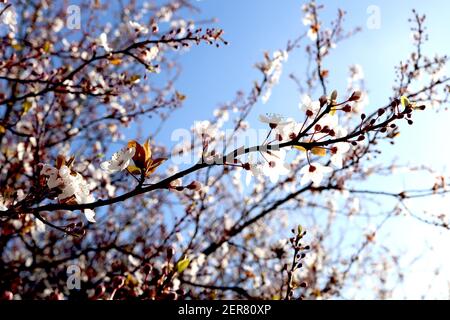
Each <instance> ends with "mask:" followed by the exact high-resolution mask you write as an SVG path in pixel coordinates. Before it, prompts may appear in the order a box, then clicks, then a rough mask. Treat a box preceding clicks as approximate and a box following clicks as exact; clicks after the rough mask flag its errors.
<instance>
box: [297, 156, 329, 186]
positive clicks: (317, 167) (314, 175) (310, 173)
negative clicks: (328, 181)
mask: <svg viewBox="0 0 450 320" xmlns="http://www.w3.org/2000/svg"><path fill="white" fill-rule="evenodd" d="M332 171H333V169H332V168H330V167H326V166H324V165H322V164H320V163H318V162H313V163H311V164H309V165H306V166H305V167H303V168H302V169H301V170H300V174H301V175H302V179H301V181H300V184H301V185H305V184H307V183H309V182H312V183H313V185H314V186H315V187H317V186H319V185H320V183H321V182H322V180H323V177H324V175H325V174H327V173H330V172H332Z"/></svg>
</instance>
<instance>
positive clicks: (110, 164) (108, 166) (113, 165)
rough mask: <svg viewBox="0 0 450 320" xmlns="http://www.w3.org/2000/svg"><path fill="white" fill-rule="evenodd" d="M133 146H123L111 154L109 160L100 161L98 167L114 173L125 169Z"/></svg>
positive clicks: (132, 152)
mask: <svg viewBox="0 0 450 320" xmlns="http://www.w3.org/2000/svg"><path fill="white" fill-rule="evenodd" d="M135 153H136V149H135V148H125V149H122V150H120V151H118V152H116V153H114V154H113V155H112V158H111V160H109V161H105V162H102V163H101V164H100V167H101V168H102V169H103V170H105V171H106V172H108V173H115V172H119V171H123V170H125V169H126V168H127V167H128V166H129V165H130V162H131V161H132V158H133V157H134V154H135Z"/></svg>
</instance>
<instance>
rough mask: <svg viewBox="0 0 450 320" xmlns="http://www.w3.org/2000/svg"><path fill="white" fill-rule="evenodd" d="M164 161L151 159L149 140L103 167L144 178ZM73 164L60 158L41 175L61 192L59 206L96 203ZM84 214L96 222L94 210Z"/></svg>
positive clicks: (132, 143) (132, 144)
mask: <svg viewBox="0 0 450 320" xmlns="http://www.w3.org/2000/svg"><path fill="white" fill-rule="evenodd" d="M165 160H166V159H165V158H157V159H154V158H152V152H151V148H150V142H149V141H148V140H147V141H146V142H145V143H144V145H141V144H139V143H138V142H136V141H134V140H133V141H130V142H129V143H128V145H127V147H126V148H124V149H122V150H120V151H118V152H116V153H114V154H113V155H112V158H111V160H108V161H105V162H102V163H101V165H100V167H101V168H102V169H103V170H104V171H105V172H107V173H109V174H113V173H116V172H120V171H124V170H127V171H128V172H129V173H130V174H138V175H140V177H141V178H142V179H145V178H147V177H149V176H150V175H151V174H152V173H153V172H154V171H155V170H156V168H157V167H158V166H160V165H161V164H162V163H163V162H164V161H165ZM73 163H74V157H71V158H70V159H68V160H66V159H65V158H64V157H63V156H58V158H57V163H56V167H53V166H50V165H47V164H44V165H43V167H42V170H41V174H42V176H44V177H45V178H46V185H47V187H48V188H49V189H50V190H57V191H58V192H59V193H58V195H57V198H58V200H59V202H60V203H68V204H72V203H76V204H87V203H93V202H94V201H95V198H94V196H93V195H92V194H91V188H90V186H89V184H88V183H87V182H86V180H85V179H84V178H83V176H82V175H81V174H80V173H78V172H76V171H75V170H73V169H72V166H73ZM142 182H143V180H142ZM3 207H5V208H6V206H4V205H3V204H2V207H0V208H3ZM1 210H3V209H1ZM4 210H7V209H4ZM84 213H85V216H86V219H87V220H88V221H89V222H95V212H94V210H92V209H84Z"/></svg>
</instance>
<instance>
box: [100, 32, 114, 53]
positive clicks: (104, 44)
mask: <svg viewBox="0 0 450 320" xmlns="http://www.w3.org/2000/svg"><path fill="white" fill-rule="evenodd" d="M98 44H99V45H100V46H101V47H103V49H105V51H106V52H111V51H112V49H111V48H110V46H109V44H108V36H107V35H106V33H104V32H102V34H101V35H100V36H99V38H98Z"/></svg>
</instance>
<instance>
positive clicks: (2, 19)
mask: <svg viewBox="0 0 450 320" xmlns="http://www.w3.org/2000/svg"><path fill="white" fill-rule="evenodd" d="M2 9H3V8H2ZM2 9H0V11H1V10H2ZM0 24H6V25H7V26H8V28H9V30H10V31H11V32H16V25H17V14H16V11H15V10H14V7H13V6H10V7H9V8H7V9H6V10H5V11H4V12H3V13H2V15H1V16H0Z"/></svg>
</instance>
